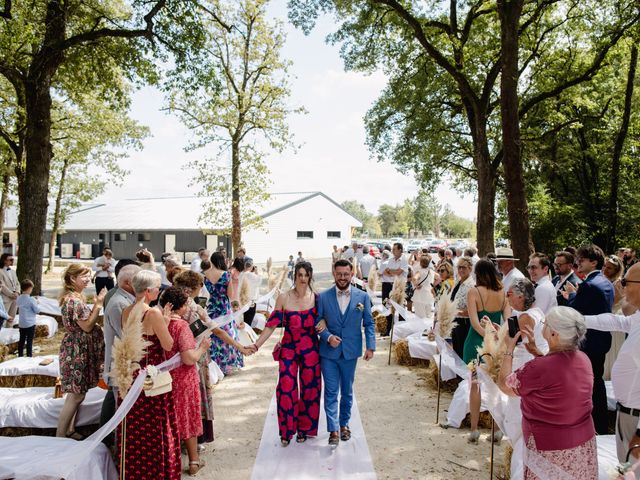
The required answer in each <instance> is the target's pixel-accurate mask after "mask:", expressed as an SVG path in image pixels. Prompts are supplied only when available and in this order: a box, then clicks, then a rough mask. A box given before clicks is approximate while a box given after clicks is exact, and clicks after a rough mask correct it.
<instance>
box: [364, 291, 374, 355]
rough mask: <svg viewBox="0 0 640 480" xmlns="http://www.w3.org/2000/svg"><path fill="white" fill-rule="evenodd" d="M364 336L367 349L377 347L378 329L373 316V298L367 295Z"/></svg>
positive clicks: (365, 300)
mask: <svg viewBox="0 0 640 480" xmlns="http://www.w3.org/2000/svg"><path fill="white" fill-rule="evenodd" d="M363 323H364V338H365V341H366V343H367V350H375V349H376V329H375V324H374V323H373V317H372V316H371V299H370V298H369V295H365V299H364V318H363Z"/></svg>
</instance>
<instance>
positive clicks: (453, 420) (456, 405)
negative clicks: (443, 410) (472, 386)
mask: <svg viewBox="0 0 640 480" xmlns="http://www.w3.org/2000/svg"><path fill="white" fill-rule="evenodd" d="M480 411H481V412H486V411H487V402H486V400H485V397H484V395H483V396H482V401H481V402H480ZM467 413H469V379H468V378H465V379H464V380H462V381H461V382H460V383H459V384H458V388H456V391H455V392H454V394H453V398H452V399H451V404H450V405H449V411H448V412H447V423H448V424H449V426H450V427H453V428H460V425H461V424H462V421H463V420H464V417H466V416H467Z"/></svg>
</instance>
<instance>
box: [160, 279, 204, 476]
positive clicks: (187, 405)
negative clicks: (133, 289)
mask: <svg viewBox="0 0 640 480" xmlns="http://www.w3.org/2000/svg"><path fill="white" fill-rule="evenodd" d="M194 273H195V272H194ZM188 299H189V297H188V295H187V293H186V292H185V291H184V290H183V289H182V288H180V287H175V286H174V287H169V288H167V289H166V290H165V291H164V292H162V295H161V296H160V299H159V302H158V304H159V305H160V306H161V307H162V308H165V307H167V306H168V307H169V308H171V316H170V317H169V333H170V334H171V337H172V338H173V349H172V350H171V352H170V353H169V354H168V356H169V358H171V357H173V355H175V354H176V353H179V354H180V358H181V359H182V365H180V366H179V367H177V368H175V369H173V370H172V371H171V377H172V378H173V400H174V404H175V407H176V417H177V420H178V436H179V437H180V440H182V441H184V443H185V445H186V447H187V454H188V455H189V475H192V476H194V475H196V474H197V473H198V471H200V469H201V468H202V467H203V466H204V460H201V459H200V456H199V455H198V436H199V435H202V419H201V416H200V388H199V379H198V369H197V368H196V362H197V361H198V360H199V359H200V358H201V357H202V356H203V355H204V354H206V353H207V352H208V350H209V347H210V346H211V339H210V338H208V337H206V338H204V339H203V340H202V342H201V343H200V345H199V346H197V347H196V340H195V338H193V333H191V329H190V328H189V324H188V323H187V322H186V321H185V320H183V318H182V317H183V316H184V314H185V313H186V312H187V309H188V308H189V307H188V304H187V300H188Z"/></svg>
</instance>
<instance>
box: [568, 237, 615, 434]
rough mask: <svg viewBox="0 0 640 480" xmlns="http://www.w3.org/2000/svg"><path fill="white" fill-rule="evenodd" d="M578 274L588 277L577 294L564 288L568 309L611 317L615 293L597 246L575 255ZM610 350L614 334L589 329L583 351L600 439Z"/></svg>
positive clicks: (604, 424)
mask: <svg viewBox="0 0 640 480" xmlns="http://www.w3.org/2000/svg"><path fill="white" fill-rule="evenodd" d="M576 257H577V260H578V272H580V273H583V274H585V275H586V277H585V279H584V280H583V281H582V283H581V284H580V285H579V286H578V289H577V291H576V289H575V288H573V285H571V286H569V285H567V286H566V287H565V294H564V295H565V296H566V299H567V300H568V306H569V307H572V308H575V309H576V310H577V311H579V312H580V313H581V314H583V315H598V314H600V313H611V309H612V307H613V296H614V290H613V285H612V283H611V282H610V281H609V280H607V278H606V277H605V276H604V275H603V274H602V272H601V271H600V270H601V269H602V266H603V265H604V252H603V251H602V250H601V249H600V247H598V246H597V245H583V246H582V247H580V248H579V249H578V252H577V253H576ZM610 348H611V333H609V332H601V331H599V330H593V329H591V328H589V329H587V335H586V338H585V342H584V344H583V345H582V347H581V350H582V351H583V352H584V353H586V354H587V356H588V357H589V360H590V361H591V368H592V369H593V395H592V400H593V410H592V411H591V416H592V417H593V423H594V426H595V428H596V432H598V434H600V435H606V434H607V433H608V421H607V415H608V414H607V390H606V388H605V386H604V379H603V378H602V377H603V375H604V360H605V357H606V355H607V352H608V351H609V349H610Z"/></svg>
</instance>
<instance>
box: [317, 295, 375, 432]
mask: <svg viewBox="0 0 640 480" xmlns="http://www.w3.org/2000/svg"><path fill="white" fill-rule="evenodd" d="M349 288H350V289H351V295H350V299H349V305H348V306H347V308H346V310H345V312H344V313H342V312H341V311H340V306H339V305H338V300H337V296H336V287H332V288H330V289H329V290H326V291H324V292H323V293H321V294H320V298H319V300H318V317H317V318H318V321H320V320H321V319H324V320H325V321H326V322H327V328H326V330H325V331H324V332H322V333H321V334H320V365H321V367H322V377H323V378H324V411H325V413H326V415H327V430H328V431H329V432H337V431H338V430H339V429H338V426H340V427H346V426H348V425H349V419H350V418H351V405H352V404H353V380H354V377H355V373H356V364H357V362H358V357H360V356H361V355H362V326H363V325H364V331H365V339H366V344H367V350H375V349H376V335H375V327H374V323H373V318H372V317H371V300H370V299H369V296H368V295H367V294H366V293H365V292H363V291H361V290H358V289H356V288H353V287H351V286H350V287H349ZM331 335H337V336H338V337H340V338H341V339H342V342H341V343H340V345H338V346H337V347H335V348H334V347H332V346H331V345H329V343H328V341H329V337H330V336H331ZM338 393H340V417H339V418H338Z"/></svg>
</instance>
